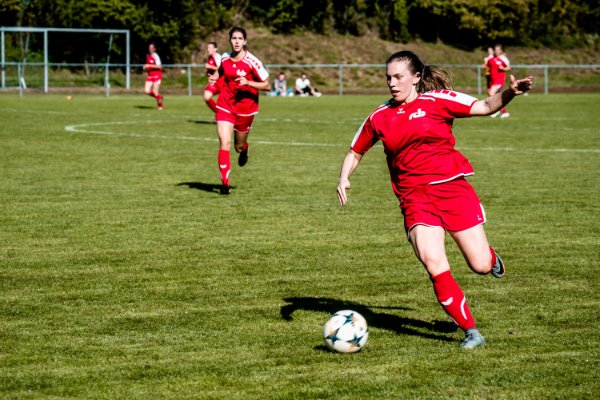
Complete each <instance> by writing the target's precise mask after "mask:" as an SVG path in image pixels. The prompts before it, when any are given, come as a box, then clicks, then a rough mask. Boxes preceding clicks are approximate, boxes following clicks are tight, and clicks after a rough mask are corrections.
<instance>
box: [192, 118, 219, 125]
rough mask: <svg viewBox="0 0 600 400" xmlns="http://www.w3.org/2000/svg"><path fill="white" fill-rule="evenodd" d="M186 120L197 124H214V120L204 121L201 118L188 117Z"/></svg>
mask: <svg viewBox="0 0 600 400" xmlns="http://www.w3.org/2000/svg"><path fill="white" fill-rule="evenodd" d="M188 122H191V123H194V124H198V125H216V124H217V123H216V122H215V121H206V120H201V119H189V120H188Z"/></svg>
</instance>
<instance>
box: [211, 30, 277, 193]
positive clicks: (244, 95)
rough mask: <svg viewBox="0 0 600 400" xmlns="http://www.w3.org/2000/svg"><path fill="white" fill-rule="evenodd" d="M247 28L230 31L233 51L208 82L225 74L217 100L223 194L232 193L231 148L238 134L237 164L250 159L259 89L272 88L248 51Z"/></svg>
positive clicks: (241, 164) (226, 55) (265, 72)
mask: <svg viewBox="0 0 600 400" xmlns="http://www.w3.org/2000/svg"><path fill="white" fill-rule="evenodd" d="M246 36H247V35H246V31H245V30H244V29H243V28H239V27H234V28H232V29H231V30H230V31H229V41H230V43H231V50H232V51H231V52H230V53H225V54H223V56H222V58H221V66H220V67H219V70H218V72H216V73H215V74H214V75H212V76H211V78H210V79H209V81H210V82H211V83H215V82H216V81H217V79H219V77H222V79H223V83H222V85H221V94H220V95H219V98H218V99H217V112H216V116H215V119H216V121H217V133H218V135H219V143H220V147H219V156H218V162H219V173H220V174H221V182H222V183H223V186H222V188H221V193H222V194H229V190H230V187H231V186H230V185H229V173H230V172H231V160H230V156H229V149H230V148H231V139H232V136H234V133H235V150H236V151H237V152H238V153H239V154H240V156H239V159H238V164H239V166H240V167H243V166H244V165H246V163H247V162H248V134H249V133H250V129H251V128H252V122H253V120H254V115H256V114H257V113H258V94H259V90H265V91H268V90H271V84H270V83H269V73H268V72H267V70H266V69H265V67H264V66H263V64H262V62H261V61H260V60H259V59H258V58H256V56H254V55H253V54H252V53H250V52H249V51H248V50H246Z"/></svg>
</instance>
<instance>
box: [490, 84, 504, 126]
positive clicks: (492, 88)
mask: <svg viewBox="0 0 600 400" xmlns="http://www.w3.org/2000/svg"><path fill="white" fill-rule="evenodd" d="M501 87H502V85H498V84H495V83H494V82H492V84H491V86H490V87H489V88H488V95H489V96H493V95H495V94H496V93H498V91H499V90H500V88H501ZM498 115H500V111H497V112H495V113H493V114H492V115H490V117H492V118H496V117H497V116H498Z"/></svg>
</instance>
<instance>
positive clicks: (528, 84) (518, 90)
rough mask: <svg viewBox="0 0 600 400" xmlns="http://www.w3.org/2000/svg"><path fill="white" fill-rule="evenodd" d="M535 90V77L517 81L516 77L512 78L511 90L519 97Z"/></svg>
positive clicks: (512, 76)
mask: <svg viewBox="0 0 600 400" xmlns="http://www.w3.org/2000/svg"><path fill="white" fill-rule="evenodd" d="M532 88H533V76H528V77H527V78H523V79H518V80H517V79H515V77H514V75H511V76H510V90H512V92H513V94H514V95H516V96H518V95H520V94H523V93H525V92H527V91H529V90H531V89H532Z"/></svg>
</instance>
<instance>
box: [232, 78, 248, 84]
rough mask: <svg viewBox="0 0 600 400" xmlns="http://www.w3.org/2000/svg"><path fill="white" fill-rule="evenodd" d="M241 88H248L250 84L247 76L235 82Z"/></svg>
mask: <svg viewBox="0 0 600 400" xmlns="http://www.w3.org/2000/svg"><path fill="white" fill-rule="evenodd" d="M235 81H236V82H237V83H238V84H239V85H240V86H246V85H247V84H248V79H246V77H245V76H240V77H239V78H237V79H236V80H235Z"/></svg>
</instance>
